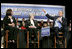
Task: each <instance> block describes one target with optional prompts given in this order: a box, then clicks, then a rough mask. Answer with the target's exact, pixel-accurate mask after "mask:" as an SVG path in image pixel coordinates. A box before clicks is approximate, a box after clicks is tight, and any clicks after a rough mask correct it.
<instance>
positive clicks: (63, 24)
mask: <svg viewBox="0 0 72 49" xmlns="http://www.w3.org/2000/svg"><path fill="white" fill-rule="evenodd" d="M46 17H48V18H49V19H52V20H53V27H54V25H55V21H56V19H57V18H58V17H60V16H55V17H52V16H50V15H49V14H46ZM61 24H62V26H63V27H67V20H66V18H64V17H62V23H61Z"/></svg>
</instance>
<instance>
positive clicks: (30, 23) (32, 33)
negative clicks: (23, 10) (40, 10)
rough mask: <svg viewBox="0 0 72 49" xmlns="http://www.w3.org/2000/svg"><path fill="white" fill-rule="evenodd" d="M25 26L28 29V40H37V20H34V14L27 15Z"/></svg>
mask: <svg viewBox="0 0 72 49" xmlns="http://www.w3.org/2000/svg"><path fill="white" fill-rule="evenodd" d="M26 28H27V29H28V31H29V39H30V42H35V41H37V21H36V20H34V15H33V14H32V13H31V14H30V15H29V20H27V21H26ZM32 37H34V38H32ZM33 40H34V41H33Z"/></svg>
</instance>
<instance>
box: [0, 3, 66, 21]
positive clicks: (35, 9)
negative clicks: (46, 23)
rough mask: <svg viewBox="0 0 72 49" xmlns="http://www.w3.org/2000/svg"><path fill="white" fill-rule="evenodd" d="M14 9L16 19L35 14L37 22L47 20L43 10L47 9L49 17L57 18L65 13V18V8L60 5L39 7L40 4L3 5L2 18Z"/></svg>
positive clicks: (26, 17)
mask: <svg viewBox="0 0 72 49" xmlns="http://www.w3.org/2000/svg"><path fill="white" fill-rule="evenodd" d="M7 9H12V10H13V16H14V17H15V18H20V19H22V18H25V19H28V18H29V14H30V13H33V14H34V16H35V19H36V20H39V21H41V20H47V19H48V18H47V17H46V16H45V14H44V12H43V11H42V9H45V10H46V11H47V13H48V14H49V15H52V16H55V15H58V12H59V11H63V13H64V16H65V6H59V5H38V4H14V3H13V4H12V3H11V4H10V3H1V18H2V19H3V18H4V16H5V15H6V10H7Z"/></svg>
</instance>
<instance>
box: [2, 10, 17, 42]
mask: <svg viewBox="0 0 72 49" xmlns="http://www.w3.org/2000/svg"><path fill="white" fill-rule="evenodd" d="M3 23H4V31H6V30H9V34H8V39H9V41H8V42H13V43H15V42H16V39H17V31H18V29H17V28H16V20H15V18H14V17H13V16H12V10H11V9H8V10H7V11H6V16H5V17H4V19H3ZM5 34H6V33H5Z"/></svg>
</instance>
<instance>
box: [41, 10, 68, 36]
mask: <svg viewBox="0 0 72 49" xmlns="http://www.w3.org/2000/svg"><path fill="white" fill-rule="evenodd" d="M42 11H43V12H44V13H45V14H46V17H47V18H49V19H52V20H53V28H54V31H55V34H56V35H57V36H58V33H59V31H63V33H64V37H66V33H67V32H68V31H67V20H66V18H64V17H63V12H62V11H59V16H54V17H52V16H50V15H49V14H47V13H46V11H45V10H44V9H43V10H42Z"/></svg>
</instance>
